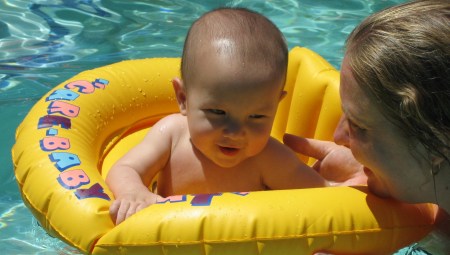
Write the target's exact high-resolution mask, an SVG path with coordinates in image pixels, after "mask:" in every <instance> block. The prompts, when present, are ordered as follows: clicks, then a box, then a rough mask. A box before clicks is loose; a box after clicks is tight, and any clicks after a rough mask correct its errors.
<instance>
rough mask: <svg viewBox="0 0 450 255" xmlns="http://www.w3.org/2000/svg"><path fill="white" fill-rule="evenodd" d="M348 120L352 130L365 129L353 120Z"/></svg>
mask: <svg viewBox="0 0 450 255" xmlns="http://www.w3.org/2000/svg"><path fill="white" fill-rule="evenodd" d="M347 122H348V126H349V127H350V129H351V130H354V131H365V129H364V128H362V127H360V126H358V125H357V124H355V123H354V122H353V121H351V120H347Z"/></svg>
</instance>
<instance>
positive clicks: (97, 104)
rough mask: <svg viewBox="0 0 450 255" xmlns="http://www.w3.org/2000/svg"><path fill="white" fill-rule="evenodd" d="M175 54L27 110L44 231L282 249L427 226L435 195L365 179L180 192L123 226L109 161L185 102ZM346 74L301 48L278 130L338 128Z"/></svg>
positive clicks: (103, 73) (24, 144)
mask: <svg viewBox="0 0 450 255" xmlns="http://www.w3.org/2000/svg"><path fill="white" fill-rule="evenodd" d="M179 61H180V60H179V59H170V58H162V59H142V60H130V61H123V62H121V63H116V64H112V65H109V66H104V67H100V68H97V69H94V70H90V71H85V72H82V73H80V74H78V75H76V76H75V77H73V78H71V79H69V80H68V81H65V82H63V83H62V84H60V85H58V86H56V87H55V88H54V89H52V90H51V91H50V92H49V93H48V94H47V95H45V96H44V97H43V98H42V99H41V100H40V101H38V102H37V103H36V105H35V106H34V107H33V108H32V109H31V110H30V112H29V114H28V115H27V116H26V118H25V119H24V121H23V122H22V123H21V125H20V126H19V127H18V129H17V133H16V144H15V145H14V147H13V151H12V153H13V161H14V166H15V175H16V178H17V182H18V184H19V188H20V191H21V193H22V196H23V200H24V202H25V204H26V205H27V206H28V207H29V208H30V210H31V211H32V212H33V214H34V215H35V217H36V218H37V219H38V221H39V222H40V224H41V225H42V227H43V228H45V229H46V231H47V232H48V233H50V234H51V235H53V236H56V237H58V238H60V239H62V240H64V241H65V242H67V243H68V244H70V245H72V246H74V247H76V248H78V249H80V250H81V251H82V252H84V253H87V254H109V255H110V254H133V255H136V254H182V255H189V254H246V255H247V254H285V255H286V254H311V253H313V252H315V251H319V250H326V251H329V252H333V253H335V254H349V253H351V254H355V253H357V254H364V253H372V254H381V253H388V252H394V251H396V250H397V249H399V248H401V247H404V246H406V245H408V244H410V243H412V242H414V241H416V240H418V239H420V238H421V237H423V236H424V235H426V234H427V233H428V232H429V231H430V230H431V228H432V224H433V220H434V217H433V213H432V212H433V208H432V207H431V206H429V205H420V206H412V205H404V204H399V203H396V202H394V201H391V200H383V199H379V198H377V197H375V196H373V195H371V194H369V193H368V192H367V189H366V188H365V187H340V188H321V189H301V190H282V191H262V192H251V193H223V194H222V193H221V194H209V195H183V196H175V197H169V198H166V199H165V200H164V201H159V204H156V205H153V206H150V207H148V208H146V209H144V210H142V211H140V212H138V213H137V214H135V215H133V216H132V217H130V218H129V219H127V220H126V221H125V222H123V223H122V224H119V225H117V226H115V225H114V224H113V222H112V221H111V219H110V216H109V213H108V209H109V206H110V203H111V200H112V198H113V196H112V193H111V192H110V191H109V189H108V187H107V186H106V184H105V182H104V178H103V177H102V173H101V172H102V169H105V170H106V169H108V168H109V166H110V165H111V164H112V162H113V161H114V160H115V159H117V157H119V156H120V155H121V154H123V153H124V150H126V149H127V148H129V147H130V146H132V144H133V143H135V142H136V141H137V140H138V139H140V137H142V133H144V132H145V131H143V129H145V128H148V127H150V126H151V125H152V124H153V123H155V122H156V121H158V120H159V119H160V118H161V117H163V116H165V115H167V114H170V113H173V112H176V111H178V108H177V105H176V102H175V97H174V95H173V94H172V93H173V92H172V87H171V85H170V80H171V78H172V77H175V76H177V75H178V69H179ZM338 81H339V75H338V72H337V71H336V70H335V69H334V68H332V67H331V66H330V65H329V64H328V63H327V62H326V61H325V60H323V59H322V58H321V57H320V56H318V55H317V54H315V53H314V52H311V51H310V50H307V49H305V48H299V47H296V48H294V49H293V50H292V51H291V52H290V60H289V68H288V79H287V84H286V89H287V90H288V93H289V96H288V97H287V98H286V99H285V100H284V101H283V102H282V104H281V105H280V108H279V112H278V114H277V119H276V123H275V126H274V132H273V135H274V136H275V137H277V138H280V137H281V136H282V134H283V133H284V132H286V131H287V132H289V133H294V134H299V135H304V136H308V137H316V138H320V139H330V138H331V135H332V132H333V128H334V127H335V126H336V123H337V120H338V119H339V115H340V114H341V113H340V107H339V97H338V94H337V88H338ZM305 160H306V159H305ZM104 172H105V171H103V175H104Z"/></svg>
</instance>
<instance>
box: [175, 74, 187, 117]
mask: <svg viewBox="0 0 450 255" xmlns="http://www.w3.org/2000/svg"><path fill="white" fill-rule="evenodd" d="M172 85H173V90H174V91H175V96H176V97H177V102H178V107H179V108H180V113H181V114H182V115H186V91H185V89H184V84H183V80H181V79H180V78H178V77H176V78H173V79H172Z"/></svg>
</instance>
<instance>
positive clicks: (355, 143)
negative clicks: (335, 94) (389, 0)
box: [285, 0, 450, 254]
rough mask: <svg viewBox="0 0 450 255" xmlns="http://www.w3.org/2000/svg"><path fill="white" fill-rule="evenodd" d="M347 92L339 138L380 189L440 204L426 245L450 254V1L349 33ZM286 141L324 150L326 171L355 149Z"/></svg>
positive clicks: (432, 1) (375, 20)
mask: <svg viewBox="0 0 450 255" xmlns="http://www.w3.org/2000/svg"><path fill="white" fill-rule="evenodd" d="M340 95H341V100H342V109H343V112H344V114H343V117H342V119H341V121H340V123H339V125H338V127H337V129H336V131H335V137H334V138H335V142H336V143H337V144H339V145H344V146H345V147H348V148H349V149H350V150H351V152H352V154H353V157H354V158H355V159H356V160H357V161H359V163H360V164H362V167H363V170H364V173H365V174H366V175H367V178H368V179H367V184H368V186H369V189H370V190H371V191H372V192H373V193H375V194H377V195H379V196H382V197H392V198H394V199H397V200H399V201H403V202H407V203H424V202H427V203H434V204H437V205H438V206H439V207H440V209H441V210H440V213H439V215H438V223H437V224H436V230H435V231H434V232H433V233H431V234H430V235H429V236H428V237H427V238H425V239H424V240H422V241H421V242H420V245H421V247H423V248H424V249H425V250H427V251H429V252H431V253H432V254H450V238H449V236H450V218H449V217H448V213H450V1H449V0H425V1H414V2H410V3H406V4H402V5H398V6H394V7H391V8H388V9H386V10H383V11H381V12H378V13H375V14H373V15H371V16H370V17H368V18H366V19H365V20H364V21H363V22H362V23H361V24H360V25H359V26H358V27H356V28H355V30H354V31H353V32H352V33H351V34H350V36H349V38H348V40H347V45H346V53H345V56H344V60H343V62H342V70H341V87H340ZM285 143H286V144H288V145H289V146H291V147H292V148H293V149H294V150H296V151H298V152H299V153H303V154H306V155H308V156H313V157H315V158H317V159H318V160H319V161H318V163H317V164H316V166H315V167H316V169H318V170H319V171H320V172H321V174H322V175H335V174H336V173H333V172H332V171H331V169H335V171H336V167H337V166H339V165H340V163H342V162H346V163H348V160H349V158H351V157H352V156H351V154H350V153H349V152H348V149H347V151H345V150H346V149H345V147H342V146H338V145H336V144H333V143H325V142H320V141H315V140H310V139H304V138H298V137H294V136H291V135H286V136H285ZM337 155H339V156H337ZM354 169H355V174H358V173H360V171H359V170H360V169H361V165H359V166H358V165H357V164H356V166H355V168H354ZM345 171H347V172H348V169H346V170H345Z"/></svg>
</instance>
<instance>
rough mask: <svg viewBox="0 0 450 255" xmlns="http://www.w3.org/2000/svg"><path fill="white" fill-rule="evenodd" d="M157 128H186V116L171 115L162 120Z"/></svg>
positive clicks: (157, 124)
mask: <svg viewBox="0 0 450 255" xmlns="http://www.w3.org/2000/svg"><path fill="white" fill-rule="evenodd" d="M156 126H161V127H162V126H164V127H166V128H177V127H180V126H181V127H185V126H187V119H186V117H185V116H183V115H181V114H180V113H173V114H169V115H167V116H165V117H163V118H162V119H160V120H159V121H158V122H157V123H156V124H155V127H156Z"/></svg>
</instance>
